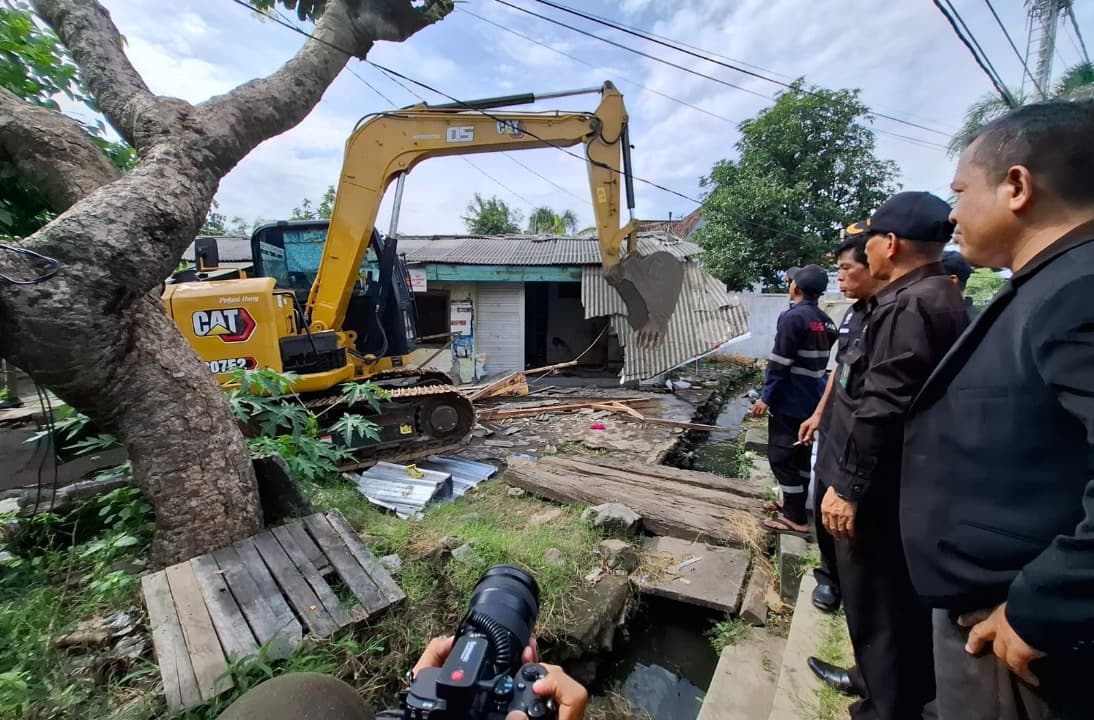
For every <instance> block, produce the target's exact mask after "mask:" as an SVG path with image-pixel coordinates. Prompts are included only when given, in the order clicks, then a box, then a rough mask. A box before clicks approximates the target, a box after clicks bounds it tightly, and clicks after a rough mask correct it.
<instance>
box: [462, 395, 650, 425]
mask: <svg viewBox="0 0 1094 720" xmlns="http://www.w3.org/2000/svg"><path fill="white" fill-rule="evenodd" d="M654 400H655V398H626V399H623V400H612V401H611V402H614V403H619V404H621V405H644V404H646V403H649V402H653V401H654ZM604 402H605V401H603V400H589V401H587V402H573V403H566V404H563V405H559V404H557V403H555V404H546V403H544V404H537V405H532V406H529V407H519V408H512V409H508V410H506V409H503V408H498V409H494V408H486V409H480V410H479V411H478V418H479V420H504V419H506V418H519V417H533V416H535V415H539V414H540V413H561V412H571V411H573V410H584V409H586V408H592V407H593V406H594V405H599V404H603V403H604Z"/></svg>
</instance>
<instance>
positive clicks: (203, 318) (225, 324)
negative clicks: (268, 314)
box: [193, 308, 255, 343]
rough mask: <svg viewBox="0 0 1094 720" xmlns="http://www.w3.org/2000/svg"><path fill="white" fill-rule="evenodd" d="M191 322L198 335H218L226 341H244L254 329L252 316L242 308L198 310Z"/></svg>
mask: <svg viewBox="0 0 1094 720" xmlns="http://www.w3.org/2000/svg"><path fill="white" fill-rule="evenodd" d="M193 322H194V334H195V335H197V336H198V337H209V336H212V337H218V338H220V339H221V340H223V341H224V342H226V343H237V342H244V341H245V340H247V338H249V337H251V333H253V332H254V329H255V321H254V318H252V317H251V314H250V313H249V312H247V311H246V310H245V309H244V308H224V309H220V310H198V311H197V312H195V313H194V317H193Z"/></svg>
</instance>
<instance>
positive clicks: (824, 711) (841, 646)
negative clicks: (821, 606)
mask: <svg viewBox="0 0 1094 720" xmlns="http://www.w3.org/2000/svg"><path fill="white" fill-rule="evenodd" d="M817 657H819V658H820V659H821V660H824V661H825V662H829V663H832V664H833V665H837V666H839V667H848V666H850V665H852V664H854V661H855V660H854V657H853V656H852V654H851V638H850V636H849V635H848V634H847V621H846V620H845V619H844V616H843V612H842V611H841V612H839V613H836V614H834V615H829V616H827V618H826V619H825V625H824V634H823V636H822V637H821V643H820V647H819V648H817ZM850 703H851V701H850V700H849V699H848V698H847V696H845V695H841V694H840V693H839V692H838V691H836V690H835V689H834V688H833V687H831V686H830V685H828V684H826V683H819V689H818V690H817V720H837V719H838V718H844V717H847V706H848V705H849V704H850Z"/></svg>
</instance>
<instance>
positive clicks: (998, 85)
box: [934, 0, 1017, 107]
mask: <svg viewBox="0 0 1094 720" xmlns="http://www.w3.org/2000/svg"><path fill="white" fill-rule="evenodd" d="M947 4H949V3H947ZM934 6H935V7H936V8H938V11H939V12H941V13H942V15H943V17H945V18H946V20H948V21H949V23H950V27H952V28H953V31H954V34H956V35H957V38H958V40H960V41H961V42H962V44H964V46H965V47H966V48H968V50H969V52H970V53H971V54H972V57H973V60H975V61H976V64H977V65H979V66H980V69H981V70H983V71H984V74H985V75H987V76H988V79H989V80H991V84H992V85H994V86H995V89H996V91H997V92H998V93H999V95H1000V96H1001V97H1002V98H1003V102H1005V103H1006V104H1007V107H1015V105H1017V103H1016V102H1015V101H1014V98H1013V97H1011V94H1010V92H1009V91H1008V90H1007V88H1006V86H1004V85H1003V84H1002V81H1001V80H999V78H998V77H996V75H995V73H993V72H992V70H990V69H989V64H988V63H987V58H984V59H981V57H980V55H978V54H977V52H976V49H975V48H974V47H973V45H972V43H971V42H970V41H969V40H968V39H967V38H966V37H965V35H964V33H962V32H961V29H960V28H959V27H958V26H957V21H956V20H954V17H953V15H951V14H950V12H949V11H948V10H947V9H946V8H945V7H943V6H942V3H941V2H940V0H934ZM951 7H952V5H951ZM962 24H964V23H963V22H962Z"/></svg>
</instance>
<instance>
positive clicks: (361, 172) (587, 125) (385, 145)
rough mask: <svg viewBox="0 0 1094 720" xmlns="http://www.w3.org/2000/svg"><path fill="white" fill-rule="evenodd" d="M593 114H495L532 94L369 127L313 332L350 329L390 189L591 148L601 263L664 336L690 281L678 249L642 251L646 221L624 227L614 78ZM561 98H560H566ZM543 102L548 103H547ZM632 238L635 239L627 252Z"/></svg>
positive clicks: (315, 302) (340, 208)
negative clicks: (417, 172) (459, 167)
mask: <svg viewBox="0 0 1094 720" xmlns="http://www.w3.org/2000/svg"><path fill="white" fill-rule="evenodd" d="M600 93H601V100H600V104H599V106H598V107H597V109H596V110H595V111H594V112H592V113H564V112H549V113H518V112H493V111H489V112H488V111H487V108H492V107H494V106H496V105H499V104H503V103H504V104H507V105H509V104H514V103H517V102H531V101H534V100H536V99H537V98H535V97H534V96H531V95H520V96H509V97H506V98H493V99H489V100H483V101H470V102H466V103H454V104H451V105H443V106H427V105H417V106H413V107H409V108H406V109H403V110H397V111H393V112H386V113H381V114H379V115H375V116H373V117H371V118H369V119H368V120H367V121H365V122H364V123H362V124H360V125H359V126H358V128H357V129H356V130H355V131H354V132H353V134H352V135H351V136H350V137H349V139H348V140H347V142H346V153H345V161H344V163H343V167H342V175H341V177H340V178H339V183H338V190H337V194H336V196H335V204H334V208H333V213H332V215H331V224H330V230H329V232H328V235H327V242H326V246H325V249H324V253H323V258H322V261H321V263H320V267H319V274H318V275H317V276H316V278H315V282H314V284H313V285H312V290H311V293H310V295H309V298H308V303H307V315H308V320H309V322H310V328H311V330H312V331H324V330H338V329H340V328H341V327H342V322H343V320H344V318H345V314H346V308H347V305H348V303H349V298H350V295H351V292H352V290H353V287H354V283H355V282H356V281H357V273H358V268H359V267H360V264H361V259H362V258H363V257H364V253H365V252H366V250H367V249H368V238H369V237H370V236H371V233H372V228H373V226H374V225H375V224H376V217H377V214H378V212H379V208H380V201H381V200H382V198H383V196H384V192H385V191H386V190H387V188H388V186H389V185H390V184H391V183H392V182H393V181H394V180H395V179H396V178H398V177H399V176H400V175H402V174H405V173H408V172H410V170H411V169H413V168H414V167H415V166H416V165H417V164H418V163H420V162H422V161H423V160H426V159H428V158H434V157H445V156H450V155H470V154H475V153H488V152H499V151H505V150H524V149H531V148H542V147H557V148H567V147H573V146H577V145H583V146H584V154H585V157H586V159H587V166H588V175H589V191H590V194H591V197H592V200H593V210H594V214H595V216H596V228H597V236H598V239H599V245H600V256H601V262H602V264H603V266H604V268H605V270H606V271H607V278H608V281H609V282H610V283H611V284H612V285H613V286H615V287H616V289H617V290H618V291H619V292H620V295H621V296H622V297H623V299H624V300H625V301H626V303H627V306H628V311H629V316H630V318H629V319H630V323H631V326H632V327H634V328H635V329H636V330H644V332H643V337H646V338H652V339H653V340H654V341H655V340H656V338H658V337H660V335H661V334H662V333H663V332H664V329H665V326H666V325H667V323H668V319H669V317H670V316H671V315H672V311H673V309H674V308H675V305H676V301H677V298H678V297H679V294H680V288H681V286H682V284H683V268H682V267H680V263H679V261H677V260H676V259H675V258H673V257H672V256H671V255H669V254H668V253H655V254H653V255H650V256H647V257H639V256H638V255H637V253H636V252H635V251H636V247H635V240H636V230H637V223H636V222H635V221H634V220H633V219H631V220H630V221H629V222H627V223H626V224H621V222H622V207H621V204H620V188H621V186H623V185H626V191H627V199H628V206H629V207H631V208H633V205H634V202H633V195H634V193H633V189H632V188H631V186H630V168H629V163H628V162H626V161H627V160H628V159H629V152H630V149H629V148H630V146H629V144H628V137H627V112H626V109H625V108H624V106H623V96H622V94H620V92H619V91H618V90H617V89H616V88H615V86H614V85H612V84H611V83H610V82H607V83H605V84H604V86H603V87H602V88H600ZM557 95H559V94H556V95H555V96H557ZM540 99H542V98H540ZM624 240H626V241H627V244H626V246H624Z"/></svg>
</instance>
